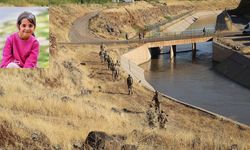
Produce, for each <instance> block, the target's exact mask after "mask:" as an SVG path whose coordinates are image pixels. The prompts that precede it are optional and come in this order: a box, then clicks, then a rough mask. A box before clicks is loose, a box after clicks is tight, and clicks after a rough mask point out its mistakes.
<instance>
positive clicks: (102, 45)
mask: <svg viewBox="0 0 250 150" xmlns="http://www.w3.org/2000/svg"><path fill="white" fill-rule="evenodd" d="M100 49H101V50H103V51H104V44H103V43H102V44H101V45H100Z"/></svg>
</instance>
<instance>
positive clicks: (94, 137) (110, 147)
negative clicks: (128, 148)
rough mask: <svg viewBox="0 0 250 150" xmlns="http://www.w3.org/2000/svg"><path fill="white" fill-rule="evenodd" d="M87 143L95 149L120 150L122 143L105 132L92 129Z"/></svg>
mask: <svg viewBox="0 0 250 150" xmlns="http://www.w3.org/2000/svg"><path fill="white" fill-rule="evenodd" d="M85 143H86V144H87V145H89V146H90V147H91V148H93V149H95V150H116V149H117V150H119V149H121V144H120V143H119V142H116V141H114V140H113V138H112V137H111V136H109V135H107V134H106V133H104V132H100V131H92V132H90V133H89V134H88V136H87V138H86V141H85Z"/></svg>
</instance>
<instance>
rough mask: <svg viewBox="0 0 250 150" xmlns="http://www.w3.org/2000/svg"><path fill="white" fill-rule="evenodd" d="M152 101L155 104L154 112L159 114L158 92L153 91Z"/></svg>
mask: <svg viewBox="0 0 250 150" xmlns="http://www.w3.org/2000/svg"><path fill="white" fill-rule="evenodd" d="M152 101H154V102H155V112H158V113H160V101H159V96H158V91H155V95H154V97H153V99H152Z"/></svg>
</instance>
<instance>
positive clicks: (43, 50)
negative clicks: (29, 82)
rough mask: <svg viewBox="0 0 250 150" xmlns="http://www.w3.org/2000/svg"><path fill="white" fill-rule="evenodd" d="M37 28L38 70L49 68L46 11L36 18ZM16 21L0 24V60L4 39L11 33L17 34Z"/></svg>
mask: <svg viewBox="0 0 250 150" xmlns="http://www.w3.org/2000/svg"><path fill="white" fill-rule="evenodd" d="M36 17H37V18H36V19H37V27H36V31H35V36H36V38H37V39H38V41H39V42H40V54H39V58H38V66H39V68H48V67H49V14H48V11H46V12H43V13H41V14H39V15H37V16H36ZM17 31H18V30H17V28H16V21H15V20H14V21H7V22H4V23H3V24H1V23H0V60H2V50H3V47H4V44H5V41H6V37H7V36H8V35H10V34H11V33H14V32H17Z"/></svg>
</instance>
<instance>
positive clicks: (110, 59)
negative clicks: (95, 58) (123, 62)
mask: <svg viewBox="0 0 250 150" xmlns="http://www.w3.org/2000/svg"><path fill="white" fill-rule="evenodd" d="M107 62H108V69H110V70H111V69H112V68H111V66H112V65H113V60H112V58H111V57H110V56H109V55H108V58H107Z"/></svg>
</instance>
